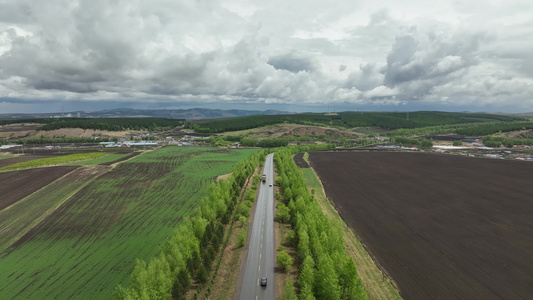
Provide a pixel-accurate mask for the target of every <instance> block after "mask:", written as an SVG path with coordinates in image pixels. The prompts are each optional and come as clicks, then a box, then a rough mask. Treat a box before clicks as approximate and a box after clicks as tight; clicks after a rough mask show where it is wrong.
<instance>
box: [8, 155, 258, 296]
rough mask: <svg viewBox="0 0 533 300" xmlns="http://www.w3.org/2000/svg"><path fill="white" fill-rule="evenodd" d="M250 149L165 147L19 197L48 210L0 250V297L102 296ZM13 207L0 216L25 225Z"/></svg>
mask: <svg viewBox="0 0 533 300" xmlns="http://www.w3.org/2000/svg"><path fill="white" fill-rule="evenodd" d="M254 151H255V150H224V149H216V148H200V147H194V148H192V147H191V148H181V147H166V148H162V149H159V150H156V151H153V152H148V153H145V154H143V155H140V156H137V157H135V158H133V159H131V160H129V161H127V162H123V163H121V164H120V165H118V166H117V167H115V168H114V169H112V170H111V171H108V172H107V173H105V174H103V175H100V174H94V176H89V177H90V179H89V178H86V179H87V181H90V182H89V183H88V184H86V185H84V186H81V185H80V184H79V183H78V184H75V183H67V182H65V183H64V184H62V185H56V188H55V189H53V190H52V189H50V190H45V189H43V191H47V192H48V193H47V194H44V193H41V194H40V195H41V196H42V197H40V198H39V199H33V198H32V199H30V197H28V198H26V199H23V200H21V201H19V203H17V205H23V204H24V205H28V206H30V207H37V206H38V204H37V203H40V202H41V201H46V203H49V204H48V208H50V207H52V208H54V209H53V210H52V211H50V212H49V214H48V215H47V217H46V218H44V219H43V220H42V221H40V222H39V223H37V224H34V226H33V225H32V226H33V228H31V230H29V231H28V232H27V233H26V234H25V235H23V236H22V238H20V239H18V240H17V241H16V242H15V243H13V244H12V245H11V246H9V247H8V248H7V249H5V250H4V251H3V252H1V254H0V264H1V265H2V270H1V272H0V296H1V298H3V299H11V298H15V297H17V298H23V299H108V298H110V296H111V293H112V291H113V288H114V287H115V286H116V285H118V284H119V283H122V284H127V283H128V282H127V280H129V279H128V277H129V275H130V273H131V271H132V269H133V267H134V265H135V259H136V258H147V257H150V256H152V255H154V254H155V253H157V250H158V245H159V244H160V243H161V242H162V241H163V240H165V239H166V238H168V237H169V236H170V234H171V233H172V231H173V229H174V228H175V227H176V225H177V223H179V222H180V220H181V219H182V218H183V217H184V216H188V215H190V214H191V213H192V211H193V209H194V208H195V205H196V204H197V202H198V200H199V199H200V198H201V197H202V196H203V195H205V193H206V191H207V188H208V187H209V185H210V184H211V183H212V182H214V180H215V178H216V176H218V175H221V174H225V173H228V172H230V171H231V170H232V169H233V166H234V165H235V164H236V163H237V162H238V161H240V160H242V159H244V158H245V157H247V156H249V155H250V154H251V153H252V152H254ZM80 168H81V167H80ZM83 168H96V169H101V168H108V167H104V166H95V167H83ZM77 170H78V169H76V170H75V171H74V172H76V171H77ZM74 172H73V173H74ZM91 180H92V181H91ZM52 184H53V183H52ZM22 187H23V186H21V188H22ZM62 188H63V190H62ZM66 195H68V199H67V200H65V201H64V202H63V203H62V204H61V205H59V206H58V207H55V206H54V205H55V204H54V203H57V202H54V201H57V199H58V198H61V197H65V196H66ZM17 205H13V206H12V207H11V208H10V209H9V210H5V211H1V212H0V213H4V214H6V213H10V215H9V216H8V217H9V218H10V220H11V221H12V222H13V223H14V224H15V223H16V222H15V220H16V219H20V218H22V219H28V222H32V221H33V219H34V218H35V216H34V215H31V216H28V215H24V211H25V210H24V209H18V210H16V208H17ZM10 210H12V211H11V212H10ZM6 216H7V215H6ZM2 221H4V218H2ZM2 225H3V224H2ZM18 226H22V225H18ZM22 227H24V226H22ZM0 237H2V238H3V235H2V236H0ZM12 239H13V235H12V236H11V239H9V241H11V240H12ZM0 241H3V242H5V244H7V243H8V242H9V241H7V240H5V241H4V240H2V239H0ZM0 245H1V244H0ZM1 249H2V248H0V250H1Z"/></svg>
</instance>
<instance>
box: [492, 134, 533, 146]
mask: <svg viewBox="0 0 533 300" xmlns="http://www.w3.org/2000/svg"><path fill="white" fill-rule="evenodd" d="M483 145H485V146H487V147H495V148H498V147H501V146H505V147H507V148H512V147H513V146H515V145H517V146H518V145H527V146H533V139H513V138H506V137H494V136H485V137H483Z"/></svg>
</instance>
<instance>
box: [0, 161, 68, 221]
mask: <svg viewBox="0 0 533 300" xmlns="http://www.w3.org/2000/svg"><path fill="white" fill-rule="evenodd" d="M76 168H77V167H75V166H67V167H50V168H38V169H29V170H22V171H11V172H3V173H0V210H2V209H4V208H6V207H8V206H10V205H11V204H13V203H15V202H17V201H19V200H20V199H23V198H24V197H26V196H28V195H30V194H32V193H33V192H35V191H37V190H39V189H40V188H42V187H44V186H46V185H47V184H49V183H51V182H52V181H54V180H56V179H58V178H59V177H61V176H63V175H65V174H67V173H68V172H71V171H72V170H74V169H76Z"/></svg>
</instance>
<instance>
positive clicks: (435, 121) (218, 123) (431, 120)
mask: <svg viewBox="0 0 533 300" xmlns="http://www.w3.org/2000/svg"><path fill="white" fill-rule="evenodd" d="M513 121H525V119H524V118H520V117H514V116H504V115H494V114H480V113H479V114H475V113H449V112H432V111H419V112H410V113H400V112H341V113H338V114H336V115H326V114H323V113H302V114H292V115H260V116H246V117H236V118H228V119H215V120H203V121H198V122H194V123H187V124H186V126H187V127H189V128H191V129H194V130H195V131H196V132H201V133H221V132H226V131H237V130H245V129H251V128H256V127H262V126H267V125H274V124H282V123H291V124H302V125H317V126H329V127H337V128H353V127H368V126H375V127H381V128H386V129H400V128H420V127H426V126H438V125H451V124H466V123H480V122H513Z"/></svg>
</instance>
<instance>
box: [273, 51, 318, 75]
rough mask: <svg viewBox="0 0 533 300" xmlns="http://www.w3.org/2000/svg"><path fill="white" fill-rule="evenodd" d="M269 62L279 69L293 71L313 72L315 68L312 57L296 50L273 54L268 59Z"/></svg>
mask: <svg viewBox="0 0 533 300" xmlns="http://www.w3.org/2000/svg"><path fill="white" fill-rule="evenodd" d="M267 63H268V64H269V65H271V66H273V67H274V68H276V69H277V70H287V71H289V72H293V73H298V72H301V71H306V72H311V71H313V70H314V69H315V66H314V63H313V61H312V59H311V58H309V57H306V56H303V55H301V54H297V53H295V52H290V53H287V54H283V55H278V56H272V57H270V58H269V59H268V62H267Z"/></svg>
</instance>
